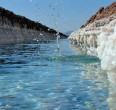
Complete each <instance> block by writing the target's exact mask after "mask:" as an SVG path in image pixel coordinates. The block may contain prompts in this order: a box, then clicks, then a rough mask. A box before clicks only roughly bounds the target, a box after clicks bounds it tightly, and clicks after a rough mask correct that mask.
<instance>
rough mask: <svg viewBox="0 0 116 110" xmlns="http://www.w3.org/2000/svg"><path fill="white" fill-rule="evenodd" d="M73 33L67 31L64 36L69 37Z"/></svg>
mask: <svg viewBox="0 0 116 110" xmlns="http://www.w3.org/2000/svg"><path fill="white" fill-rule="evenodd" d="M72 32H73V31H67V32H66V33H65V35H67V36H69V35H70V34H71V33H72Z"/></svg>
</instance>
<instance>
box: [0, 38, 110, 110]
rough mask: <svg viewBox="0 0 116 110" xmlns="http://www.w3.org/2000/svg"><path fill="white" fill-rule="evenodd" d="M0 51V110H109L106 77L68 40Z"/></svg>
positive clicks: (94, 60) (97, 62)
mask: <svg viewBox="0 0 116 110" xmlns="http://www.w3.org/2000/svg"><path fill="white" fill-rule="evenodd" d="M56 47H57V46H56V42H50V43H48V44H27V45H26V44H25V45H12V46H5V47H4V46H1V47H0V110H109V103H108V102H107V99H108V97H109V89H108V79H107V74H106V73H105V72H103V71H102V70H101V69H100V65H99V60H98V59H97V58H95V57H90V56H84V55H78V54H77V53H76V52H75V51H72V50H73V48H71V47H70V46H69V41H68V40H61V41H60V47H61V50H60V56H59V55H58V52H57V50H56Z"/></svg>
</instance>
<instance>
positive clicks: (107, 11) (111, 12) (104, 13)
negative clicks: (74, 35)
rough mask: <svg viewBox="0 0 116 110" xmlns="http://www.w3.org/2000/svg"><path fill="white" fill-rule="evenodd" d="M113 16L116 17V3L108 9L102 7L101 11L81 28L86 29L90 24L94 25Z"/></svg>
mask: <svg viewBox="0 0 116 110" xmlns="http://www.w3.org/2000/svg"><path fill="white" fill-rule="evenodd" d="M111 15H116V2H114V3H112V4H111V5H110V6H108V7H106V8H104V7H101V8H100V9H99V11H98V12H97V13H96V14H95V15H93V16H92V17H91V18H90V19H89V20H88V21H87V22H86V24H84V25H82V26H81V28H84V27H85V26H87V25H88V24H90V23H93V22H94V21H96V20H100V19H103V18H105V17H106V18H107V17H109V16H111Z"/></svg>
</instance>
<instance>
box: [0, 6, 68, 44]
mask: <svg viewBox="0 0 116 110" xmlns="http://www.w3.org/2000/svg"><path fill="white" fill-rule="evenodd" d="M59 35H60V36H61V38H66V37H67V36H66V35H64V34H62V33H59ZM56 37H57V32H56V31H55V30H54V29H50V28H48V27H47V26H45V25H42V24H41V23H38V22H35V21H32V20H30V19H27V18H26V17H24V16H19V15H15V14H14V13H13V12H11V11H8V10H5V9H4V8H1V7H0V44H14V43H32V42H37V41H46V40H54V39H56Z"/></svg>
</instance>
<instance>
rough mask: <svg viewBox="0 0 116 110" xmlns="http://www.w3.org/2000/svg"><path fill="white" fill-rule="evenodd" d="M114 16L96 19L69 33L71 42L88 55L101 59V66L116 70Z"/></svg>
mask: <svg viewBox="0 0 116 110" xmlns="http://www.w3.org/2000/svg"><path fill="white" fill-rule="evenodd" d="M115 25H116V16H114V15H112V16H110V17H108V18H104V19H101V20H97V21H95V22H93V23H91V24H89V25H87V26H86V27H85V28H81V29H79V30H78V31H75V32H73V33H72V34H71V35H70V37H69V38H70V40H71V43H72V44H76V45H78V46H81V47H82V50H83V51H85V52H86V53H87V54H89V55H95V56H98V57H99V58H100V59H101V67H102V69H104V70H107V71H115V70H116V27H115Z"/></svg>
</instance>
